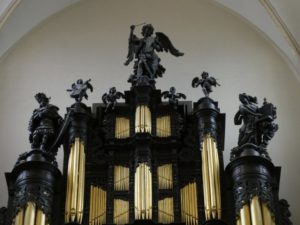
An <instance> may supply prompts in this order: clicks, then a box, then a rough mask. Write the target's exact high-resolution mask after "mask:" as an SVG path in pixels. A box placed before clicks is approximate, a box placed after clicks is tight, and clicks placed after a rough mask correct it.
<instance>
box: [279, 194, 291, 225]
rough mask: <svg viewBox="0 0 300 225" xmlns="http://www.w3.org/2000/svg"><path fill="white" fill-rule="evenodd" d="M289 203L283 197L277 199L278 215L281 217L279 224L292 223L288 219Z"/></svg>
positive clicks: (289, 215) (289, 213) (289, 224)
mask: <svg viewBox="0 0 300 225" xmlns="http://www.w3.org/2000/svg"><path fill="white" fill-rule="evenodd" d="M289 207H290V205H289V203H288V201H287V200H285V199H280V200H279V210H280V217H281V224H282V225H283V224H284V225H293V223H292V221H291V220H290V217H291V212H290V210H289Z"/></svg>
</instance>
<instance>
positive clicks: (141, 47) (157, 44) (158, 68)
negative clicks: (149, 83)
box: [124, 24, 183, 82]
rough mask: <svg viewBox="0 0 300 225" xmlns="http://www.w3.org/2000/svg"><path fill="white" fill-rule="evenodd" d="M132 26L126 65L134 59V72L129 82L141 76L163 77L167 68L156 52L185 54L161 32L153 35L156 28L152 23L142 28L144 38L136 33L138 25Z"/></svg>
mask: <svg viewBox="0 0 300 225" xmlns="http://www.w3.org/2000/svg"><path fill="white" fill-rule="evenodd" d="M140 25H142V24H140ZM136 26H138V25H136ZM136 26H135V25H132V26H131V27H130V29H131V31H130V35H129V47H128V55H127V60H126V62H125V63H124V65H126V66H127V65H129V64H130V62H131V61H133V60H134V59H135V61H134V67H133V69H134V74H133V75H132V76H131V78H129V82H133V81H134V80H135V79H138V78H140V77H142V76H143V77H145V76H146V77H148V78H149V79H150V80H154V79H155V78H157V77H162V75H163V73H164V72H165V68H164V67H163V66H162V65H161V64H160V58H159V57H158V55H157V54H156V52H162V51H165V52H170V53H171V54H172V55H174V56H177V57H178V56H183V53H182V52H180V51H178V50H177V49H176V48H175V47H174V46H173V44H172V42H171V41H170V39H169V38H168V37H167V36H166V35H165V34H164V33H161V32H156V33H155V36H153V32H154V28H153V26H152V25H151V24H146V25H144V26H143V28H142V36H143V37H142V38H138V37H137V36H136V35H135V34H134V29H135V27H136Z"/></svg>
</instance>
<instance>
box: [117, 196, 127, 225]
mask: <svg viewBox="0 0 300 225" xmlns="http://www.w3.org/2000/svg"><path fill="white" fill-rule="evenodd" d="M128 223H129V202H128V201H124V200H122V199H114V224H116V225H123V224H128Z"/></svg>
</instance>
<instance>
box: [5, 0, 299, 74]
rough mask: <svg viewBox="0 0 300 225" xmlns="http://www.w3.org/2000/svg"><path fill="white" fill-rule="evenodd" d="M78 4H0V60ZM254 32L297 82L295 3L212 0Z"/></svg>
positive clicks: (14, 0) (51, 0)
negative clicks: (277, 54) (53, 17)
mask: <svg viewBox="0 0 300 225" xmlns="http://www.w3.org/2000/svg"><path fill="white" fill-rule="evenodd" d="M78 1H80V0H63V1H62V0H44V1H41V0H26V1H24V0H0V58H1V57H2V56H3V55H4V54H5V53H7V52H8V50H9V49H10V48H12V47H13V46H14V44H15V43H16V42H18V41H19V40H20V39H21V38H22V37H23V36H24V35H25V34H26V33H28V32H29V31H31V30H32V29H33V28H34V27H35V26H37V25H38V24H40V23H41V22H42V21H43V20H45V19H46V18H48V17H49V16H51V15H53V14H55V13H57V12H59V11H61V10H62V9H64V8H66V7H68V6H71V5H72V4H74V3H76V2H78ZM212 2H213V3H214V4H217V5H219V6H220V7H224V10H228V11H229V12H230V13H233V14H236V15H237V16H239V17H240V18H242V19H244V20H246V21H247V22H248V23H250V24H252V25H253V26H254V27H255V28H256V29H258V30H259V31H260V32H261V33H262V34H263V35H264V36H265V37H266V38H268V39H269V40H270V41H271V42H272V43H273V44H274V46H275V47H276V48H277V49H278V50H279V51H280V53H281V54H282V55H283V56H284V58H285V59H287V62H288V64H289V65H290V66H291V68H292V70H293V71H294V73H295V75H296V76H297V77H298V79H299V80H300V47H299V43H300V23H299V21H300V14H299V10H300V1H299V0H285V1H281V0H239V1H236V0H214V1H212Z"/></svg>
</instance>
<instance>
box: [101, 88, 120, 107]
mask: <svg viewBox="0 0 300 225" xmlns="http://www.w3.org/2000/svg"><path fill="white" fill-rule="evenodd" d="M120 98H125V95H124V94H123V93H121V92H118V91H117V90H116V88H115V87H112V88H110V89H109V92H108V93H105V94H104V95H102V101H103V103H104V104H105V105H106V109H105V112H107V111H108V110H110V109H111V110H114V109H115V106H116V103H117V99H120Z"/></svg>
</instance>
